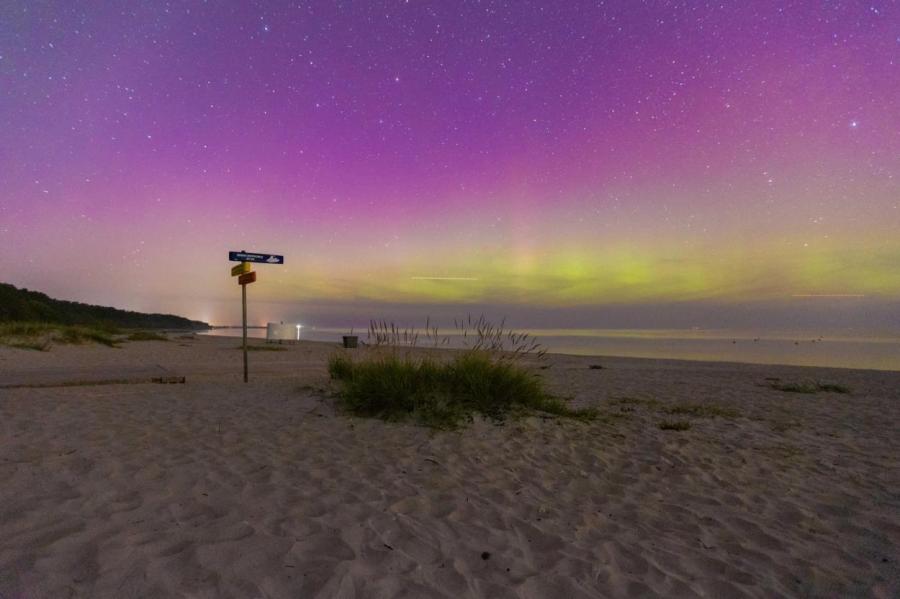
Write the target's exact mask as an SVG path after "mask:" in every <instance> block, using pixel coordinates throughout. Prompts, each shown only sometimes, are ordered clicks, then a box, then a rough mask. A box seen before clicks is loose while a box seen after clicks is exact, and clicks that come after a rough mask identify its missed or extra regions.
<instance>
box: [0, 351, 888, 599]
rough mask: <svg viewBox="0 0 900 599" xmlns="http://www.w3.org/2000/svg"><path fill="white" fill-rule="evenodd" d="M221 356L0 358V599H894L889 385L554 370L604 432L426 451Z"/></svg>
mask: <svg viewBox="0 0 900 599" xmlns="http://www.w3.org/2000/svg"><path fill="white" fill-rule="evenodd" d="M255 343H257V344H258V343H259V342H258V341H256V342H255ZM237 345H238V342H237V341H236V340H234V339H224V338H212V337H192V336H186V337H182V336H181V335H179V334H173V335H171V341H169V342H132V343H126V344H124V345H123V347H122V348H121V349H115V348H107V347H102V346H81V347H65V346H54V347H53V348H52V350H51V351H49V352H36V351H27V350H17V349H10V348H5V347H0V386H5V388H0V597H2V598H3V599H6V598H10V597H28V598H58V597H209V598H213V597H239V598H252V597H310V598H314V597H321V598H326V597H327V598H330V597H346V598H351V597H453V598H457V597H490V598H500V597H533V598H545V597H547V598H564V599H573V598H577V597H632V596H633V597H654V596H662V597H689V596H701V597H742V596H752V597H774V596H787V597H870V596H871V597H896V596H898V595H900V434H898V432H897V431H898V428H897V427H898V424H897V423H898V422H900V373H897V372H876V371H861V370H829V369H810V368H790V367H782V366H759V365H741V364H727V363H701V362H675V361H660V360H639V359H624V358H590V357H569V356H547V358H546V359H545V360H544V361H543V362H542V363H540V364H539V363H534V364H531V365H530V367H533V368H534V369H535V372H537V373H538V374H539V375H540V376H541V377H544V378H545V379H546V380H547V382H548V384H549V386H550V388H551V389H552V390H553V391H554V392H555V393H557V394H558V395H560V396H565V397H571V398H572V402H573V404H575V405H579V406H596V407H597V408H599V409H600V410H601V413H602V417H601V418H600V419H599V420H598V421H596V422H592V423H588V424H584V423H581V422H575V421H568V420H554V419H543V418H536V417H532V418H527V419H524V420H520V421H515V422H507V423H506V424H504V425H502V426H498V425H495V424H493V423H490V422H483V421H478V422H475V423H474V424H473V425H472V426H470V427H468V428H466V429H465V430H462V431H458V432H433V431H430V430H427V429H423V428H420V427H416V426H412V425H398V424H386V423H383V422H380V421H372V420H363V419H355V418H349V417H346V416H342V415H340V414H337V413H336V412H335V409H334V404H333V401H334V400H333V399H332V398H331V393H332V391H333V387H332V386H331V383H330V382H329V381H328V376H327V373H326V366H325V364H326V360H327V357H328V355H329V354H330V353H332V352H334V351H343V350H339V349H338V348H337V347H336V346H334V345H329V344H322V343H302V344H298V345H295V346H285V350H284V351H278V352H263V351H258V352H253V353H251V356H250V358H251V379H252V380H251V382H250V383H249V384H244V383H242V382H241V352H240V351H237V350H236V349H235V348H236V347H237ZM353 351H355V352H356V354H362V353H363V352H365V351H369V350H365V349H359V350H353ZM596 364H599V365H602V368H590V366H591V365H596ZM541 366H543V367H541ZM172 376H184V377H186V383H185V384H157V383H150V382H146V381H149V380H150V379H151V378H157V377H172ZM771 377H777V378H779V379H781V381H780V382H783V383H789V382H798V381H803V380H818V381H823V382H831V383H838V384H841V385H846V386H848V387H849V388H850V389H851V391H852V392H851V393H850V394H840V393H833V392H821V393H816V394H797V393H786V392H783V391H778V390H775V389H773V388H771V386H770V385H771V383H772V381H767V378H771ZM113 380H120V381H130V383H129V384H83V385H78V386H60V385H62V384H71V383H92V382H93V383H100V382H104V381H106V382H108V381H113ZM163 380H178V379H169V378H164V379H163ZM140 381H144V382H140ZM40 385H47V386H40ZM684 404H703V405H707V406H709V405H712V406H716V407H719V408H724V409H731V410H732V411H736V412H737V414H736V415H735V414H730V415H729V414H727V413H726V415H725V416H717V417H702V416H692V415H673V414H669V413H667V412H666V411H667V410H671V409H672V408H673V407H676V406H682V407H684ZM726 412H727V410H726ZM664 420H685V421H688V422H689V423H690V425H691V426H690V429H689V430H684V431H675V430H661V429H660V428H659V423H660V422H662V421H664Z"/></svg>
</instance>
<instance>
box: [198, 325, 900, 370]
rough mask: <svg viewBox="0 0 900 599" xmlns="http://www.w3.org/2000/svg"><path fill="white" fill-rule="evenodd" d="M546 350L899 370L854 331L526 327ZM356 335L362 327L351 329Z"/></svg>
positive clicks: (878, 345) (881, 346)
mask: <svg viewBox="0 0 900 599" xmlns="http://www.w3.org/2000/svg"><path fill="white" fill-rule="evenodd" d="M350 330H351V329H350V327H347V328H316V327H305V328H303V329H302V330H301V333H300V338H301V339H304V340H308V341H326V342H334V343H339V342H340V341H341V337H342V336H343V335H348V334H350ZM517 332H527V333H528V334H529V335H531V336H532V337H534V338H535V339H536V340H537V341H538V342H539V343H540V344H541V345H542V346H543V347H544V348H546V349H547V351H549V352H552V353H559V354H575V355H588V356H623V357H633V358H659V359H676V360H703V361H716V362H746V363H752V364H789V365H795V366H824V367H836V368H870V369H877V370H900V336H880V337H876V336H855V335H852V334H846V333H845V334H840V335H837V334H834V335H817V334H814V333H808V332H807V333H801V332H790V333H788V332H785V333H771V332H770V333H755V332H752V331H727V330H698V329H690V330H677V329H675V330H657V329H652V330H651V329H629V330H625V329H525V330H521V329H520V330H517ZM205 334H208V335H216V336H220V335H224V336H238V337H239V336H240V335H241V330H240V328H239V327H238V328H217V329H213V330H211V331H209V332H208V333H205ZM353 334H355V335H358V336H359V338H360V341H363V342H365V341H366V337H367V336H366V331H365V329H362V331H361V332H360V330H359V329H354V333H353ZM248 336H250V337H253V338H265V336H266V329H265V328H251V329H248ZM439 337H440V338H441V339H443V338H444V337H446V338H447V340H448V342H447V343H446V344H442V346H447V347H464V346H465V343H466V342H467V341H468V342H469V343H471V335H470V336H469V338H468V339H467V340H465V339H463V338H462V336H460V335H453V334H450V333H449V331H448V332H446V333H445V332H440V333H439ZM417 343H418V345H419V346H421V347H428V346H431V345H433V340H430V339H428V338H427V337H426V336H425V335H424V332H421V333H420V334H419V337H418V342H417Z"/></svg>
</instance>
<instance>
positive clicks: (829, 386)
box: [770, 381, 850, 395]
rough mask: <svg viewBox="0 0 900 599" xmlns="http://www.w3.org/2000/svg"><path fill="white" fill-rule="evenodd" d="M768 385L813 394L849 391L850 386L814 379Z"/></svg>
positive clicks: (788, 391)
mask: <svg viewBox="0 0 900 599" xmlns="http://www.w3.org/2000/svg"><path fill="white" fill-rule="evenodd" d="M770 387H772V389H775V390H776V391H783V392H784V393H803V394H810V395H811V394H813V393H819V392H824V393H844V394H846V393H850V387H847V386H846V385H841V384H838V383H820V382H816V381H802V382H799V383H781V382H777V381H776V382H773V383H772V384H771V385H770Z"/></svg>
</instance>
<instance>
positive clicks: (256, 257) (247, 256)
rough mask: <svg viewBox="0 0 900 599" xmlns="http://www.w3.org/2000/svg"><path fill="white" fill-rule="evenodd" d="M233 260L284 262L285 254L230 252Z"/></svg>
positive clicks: (229, 254)
mask: <svg viewBox="0 0 900 599" xmlns="http://www.w3.org/2000/svg"><path fill="white" fill-rule="evenodd" d="M228 259H229V260H231V261H232V262H262V263H264V264H284V256H279V255H277V254H258V253H256V252H228Z"/></svg>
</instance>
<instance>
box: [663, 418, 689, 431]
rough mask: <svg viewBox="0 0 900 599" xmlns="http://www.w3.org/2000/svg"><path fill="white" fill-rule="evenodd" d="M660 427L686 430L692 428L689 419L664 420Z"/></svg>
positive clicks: (667, 429) (670, 429)
mask: <svg viewBox="0 0 900 599" xmlns="http://www.w3.org/2000/svg"><path fill="white" fill-rule="evenodd" d="M659 428H660V430H664V431H686V430H689V429H690V428H691V423H690V422H688V421H687V420H663V421H662V422H660V423H659Z"/></svg>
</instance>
